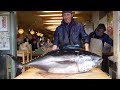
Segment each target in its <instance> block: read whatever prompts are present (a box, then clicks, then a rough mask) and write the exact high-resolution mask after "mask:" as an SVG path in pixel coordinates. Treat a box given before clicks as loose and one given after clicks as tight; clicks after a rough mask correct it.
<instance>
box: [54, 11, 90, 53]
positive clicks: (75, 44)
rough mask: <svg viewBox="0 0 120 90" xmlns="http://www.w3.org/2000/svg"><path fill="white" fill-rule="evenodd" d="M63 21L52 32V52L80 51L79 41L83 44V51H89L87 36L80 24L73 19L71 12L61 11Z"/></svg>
mask: <svg viewBox="0 0 120 90" xmlns="http://www.w3.org/2000/svg"><path fill="white" fill-rule="evenodd" d="M62 17H63V20H62V22H61V25H59V26H58V27H57V28H56V30H55V32H54V40H53V47H52V50H56V49H57V48H59V49H80V48H81V47H82V46H81V39H82V40H83V42H84V46H85V50H86V51H89V36H88V35H87V34H86V32H85V30H84V27H83V25H82V24H81V23H78V22H76V21H75V20H74V19H73V12H72V11H62Z"/></svg>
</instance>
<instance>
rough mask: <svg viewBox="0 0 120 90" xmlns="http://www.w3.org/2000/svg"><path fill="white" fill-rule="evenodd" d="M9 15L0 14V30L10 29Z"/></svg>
mask: <svg viewBox="0 0 120 90" xmlns="http://www.w3.org/2000/svg"><path fill="white" fill-rule="evenodd" d="M7 27H8V25H7V16H0V31H8V29H7Z"/></svg>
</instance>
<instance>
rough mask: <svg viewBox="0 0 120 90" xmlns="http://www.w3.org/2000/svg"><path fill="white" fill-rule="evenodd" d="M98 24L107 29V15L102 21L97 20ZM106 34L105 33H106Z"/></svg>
mask: <svg viewBox="0 0 120 90" xmlns="http://www.w3.org/2000/svg"><path fill="white" fill-rule="evenodd" d="M99 23H103V24H105V27H106V29H107V15H105V17H103V18H102V19H100V20H99ZM106 33H107V32H106Z"/></svg>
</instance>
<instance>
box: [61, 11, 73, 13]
mask: <svg viewBox="0 0 120 90" xmlns="http://www.w3.org/2000/svg"><path fill="white" fill-rule="evenodd" d="M64 13H72V11H62V14H64Z"/></svg>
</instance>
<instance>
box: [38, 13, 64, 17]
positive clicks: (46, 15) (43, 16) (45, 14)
mask: <svg viewBox="0 0 120 90" xmlns="http://www.w3.org/2000/svg"><path fill="white" fill-rule="evenodd" d="M38 16H42V17H44V16H46V17H47V16H62V14H45V15H38Z"/></svg>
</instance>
